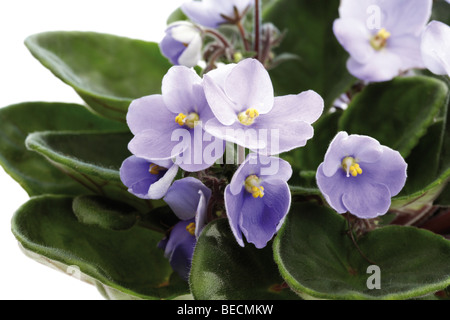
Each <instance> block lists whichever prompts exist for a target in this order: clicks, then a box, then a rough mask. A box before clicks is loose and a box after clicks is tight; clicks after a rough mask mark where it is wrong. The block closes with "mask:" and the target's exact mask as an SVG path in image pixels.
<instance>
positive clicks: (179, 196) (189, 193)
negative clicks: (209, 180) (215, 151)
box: [164, 177, 211, 238]
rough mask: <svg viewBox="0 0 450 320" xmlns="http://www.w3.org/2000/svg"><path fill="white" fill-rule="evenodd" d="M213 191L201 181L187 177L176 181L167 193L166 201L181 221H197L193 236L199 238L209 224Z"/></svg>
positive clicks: (193, 226) (194, 225)
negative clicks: (208, 217)
mask: <svg viewBox="0 0 450 320" xmlns="http://www.w3.org/2000/svg"><path fill="white" fill-rule="evenodd" d="M210 198H211V190H210V189H209V188H208V187H206V186H205V185H204V184H203V183H202V182H201V181H200V180H197V179H195V178H193V177H187V178H184V179H180V180H177V181H175V182H174V183H173V184H172V186H171V187H170V188H169V190H168V191H167V194H166V196H165V197H164V201H165V202H166V203H167V204H168V205H169V207H170V208H171V209H172V211H173V212H174V213H175V215H176V216H177V217H178V218H179V219H180V220H190V219H195V223H193V225H192V231H193V234H194V235H195V236H196V237H197V238H198V237H199V236H200V233H201V232H202V230H203V227H204V226H205V225H206V223H207V209H208V202H209V200H210Z"/></svg>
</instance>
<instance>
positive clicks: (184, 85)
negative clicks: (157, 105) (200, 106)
mask: <svg viewBox="0 0 450 320" xmlns="http://www.w3.org/2000/svg"><path fill="white" fill-rule="evenodd" d="M201 84H202V79H201V78H200V77H199V76H198V75H197V73H196V72H195V71H194V70H193V69H190V68H187V67H185V66H173V67H172V68H170V69H169V71H168V72H167V74H166V75H165V76H164V78H163V80H162V87H161V91H162V97H163V100H164V103H165V105H166V106H167V109H169V110H170V111H171V112H173V113H174V114H175V116H176V115H178V114H179V113H184V114H186V115H187V114H189V113H190V112H193V111H194V110H195V105H196V101H197V100H196V94H197V93H198V92H197V91H194V89H193V88H194V86H195V85H198V86H201ZM174 119H175V118H174Z"/></svg>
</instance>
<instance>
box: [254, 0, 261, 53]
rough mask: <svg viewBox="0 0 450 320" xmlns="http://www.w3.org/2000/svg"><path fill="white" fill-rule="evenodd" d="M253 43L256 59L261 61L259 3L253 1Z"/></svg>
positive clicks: (257, 0)
mask: <svg viewBox="0 0 450 320" xmlns="http://www.w3.org/2000/svg"><path fill="white" fill-rule="evenodd" d="M254 19H255V30H254V32H255V43H254V44H253V45H254V50H255V52H256V59H258V60H259V61H260V62H262V61H261V1H260V0H255V17H254Z"/></svg>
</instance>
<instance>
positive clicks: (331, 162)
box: [323, 131, 383, 177]
mask: <svg viewBox="0 0 450 320" xmlns="http://www.w3.org/2000/svg"><path fill="white" fill-rule="evenodd" d="M382 152H383V149H382V146H381V145H380V143H379V142H378V141H377V140H375V139H374V138H372V137H368V136H363V135H356V134H352V135H350V136H349V135H348V134H347V132H345V131H341V132H339V133H338V134H337V135H336V136H335V137H334V139H333V141H331V143H330V146H329V147H328V150H327V152H326V153H325V160H324V162H323V173H324V175H326V176H327V177H331V176H333V175H334V174H335V173H336V171H337V170H338V169H341V168H342V160H343V159H344V158H345V157H353V158H355V159H357V161H358V162H359V161H362V162H367V163H372V162H376V161H378V160H379V159H380V157H381V155H382Z"/></svg>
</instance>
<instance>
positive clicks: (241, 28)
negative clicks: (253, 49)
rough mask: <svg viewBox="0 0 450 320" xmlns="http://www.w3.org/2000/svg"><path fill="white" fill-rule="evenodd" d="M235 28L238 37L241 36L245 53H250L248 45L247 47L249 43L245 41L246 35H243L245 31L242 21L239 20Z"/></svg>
mask: <svg viewBox="0 0 450 320" xmlns="http://www.w3.org/2000/svg"><path fill="white" fill-rule="evenodd" d="M236 26H237V27H238V29H239V33H240V35H241V38H242V42H243V43H244V49H245V51H247V52H248V51H250V45H249V43H248V41H247V37H246V35H245V30H244V26H243V25H242V21H241V20H239V21H238V22H237V23H236Z"/></svg>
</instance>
